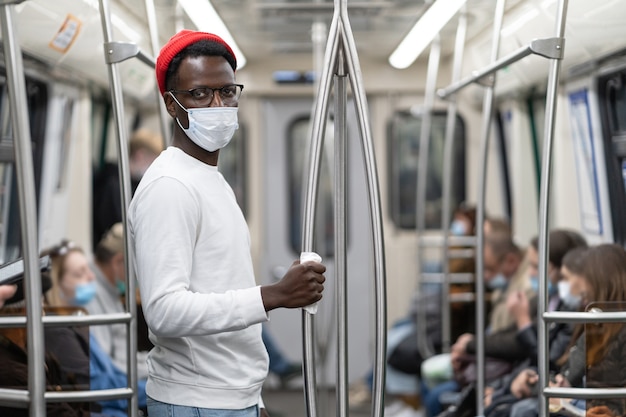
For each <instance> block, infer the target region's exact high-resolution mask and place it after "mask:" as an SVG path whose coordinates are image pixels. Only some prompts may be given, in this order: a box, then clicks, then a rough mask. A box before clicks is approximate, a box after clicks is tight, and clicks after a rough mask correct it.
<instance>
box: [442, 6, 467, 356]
mask: <svg viewBox="0 0 626 417" xmlns="http://www.w3.org/2000/svg"><path fill="white" fill-rule="evenodd" d="M466 33H467V5H464V6H463V8H462V9H461V12H460V14H459V22H458V25H457V29H456V38H455V43H454V45H455V46H454V57H453V61H452V82H453V83H454V82H456V81H458V80H459V78H460V77H461V68H462V66H463V52H464V49H465V35H466ZM456 114H457V102H456V97H452V99H451V100H450V102H449V103H448V109H447V112H446V136H445V139H444V144H443V188H442V191H441V194H442V196H443V207H442V213H443V216H442V217H441V229H442V230H443V250H442V259H443V275H444V284H443V290H442V292H441V308H442V311H443V313H444V314H442V317H441V336H442V340H441V348H442V350H443V352H449V351H450V345H451V338H452V324H451V318H450V314H451V312H450V308H451V307H450V284H451V280H450V262H449V259H450V215H449V213H450V208H451V207H450V206H451V204H450V200H451V199H452V169H453V164H452V158H453V156H454V134H455V127H456Z"/></svg>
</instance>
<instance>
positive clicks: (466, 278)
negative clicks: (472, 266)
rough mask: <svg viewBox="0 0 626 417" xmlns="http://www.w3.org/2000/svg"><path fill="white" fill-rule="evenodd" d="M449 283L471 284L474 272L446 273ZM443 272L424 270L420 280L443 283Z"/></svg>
mask: <svg viewBox="0 0 626 417" xmlns="http://www.w3.org/2000/svg"><path fill="white" fill-rule="evenodd" d="M448 277H449V278H450V280H449V281H448V282H449V283H450V284H471V283H472V282H474V274H472V273H453V274H448ZM444 278H445V274H443V273H439V272H425V273H423V274H422V282H428V283H443V281H444Z"/></svg>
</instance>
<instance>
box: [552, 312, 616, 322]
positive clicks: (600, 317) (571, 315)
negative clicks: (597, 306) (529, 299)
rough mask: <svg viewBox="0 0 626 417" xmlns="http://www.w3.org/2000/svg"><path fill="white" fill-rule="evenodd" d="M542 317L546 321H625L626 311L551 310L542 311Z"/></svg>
mask: <svg viewBox="0 0 626 417" xmlns="http://www.w3.org/2000/svg"><path fill="white" fill-rule="evenodd" d="M543 318H544V320H545V321H547V322H555V323H620V322H626V311H607V312H604V311H590V312H564V311H553V312H550V313H543Z"/></svg>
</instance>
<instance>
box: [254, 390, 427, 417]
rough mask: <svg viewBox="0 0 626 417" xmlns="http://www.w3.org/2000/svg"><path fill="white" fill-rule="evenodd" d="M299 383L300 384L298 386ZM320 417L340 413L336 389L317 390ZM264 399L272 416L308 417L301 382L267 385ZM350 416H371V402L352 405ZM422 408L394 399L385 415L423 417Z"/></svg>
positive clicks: (386, 408) (392, 416)
mask: <svg viewBox="0 0 626 417" xmlns="http://www.w3.org/2000/svg"><path fill="white" fill-rule="evenodd" d="M298 385H299V386H298ZM317 399H318V417H331V416H335V415H338V414H337V411H336V408H335V406H336V400H335V389H334V388H328V389H319V390H318V391H317ZM263 401H264V402H265V406H266V407H267V411H268V412H269V415H270V417H307V414H306V406H305V401H304V392H303V389H302V386H301V384H294V385H290V386H288V387H272V386H269V387H268V386H267V385H266V387H264V389H263ZM348 415H349V416H350V417H371V416H372V409H371V403H364V404H361V405H359V406H358V407H350V409H349V410H348ZM423 415H424V414H423V412H422V410H412V409H410V408H407V407H406V404H404V403H402V406H400V401H399V400H392V401H390V403H389V404H386V406H385V412H384V417H422V416H423Z"/></svg>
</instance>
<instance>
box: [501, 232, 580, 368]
mask: <svg viewBox="0 0 626 417" xmlns="http://www.w3.org/2000/svg"><path fill="white" fill-rule="evenodd" d="M538 246H539V245H538V238H537V237H535V238H534V239H532V240H531V243H530V247H529V248H528V254H527V259H528V263H529V268H528V270H529V275H530V279H531V286H533V289H534V292H535V296H534V297H532V298H531V299H530V300H529V299H528V297H527V295H526V294H525V293H523V292H520V293H517V294H511V295H510V296H509V299H508V300H507V306H508V308H509V311H510V312H511V314H512V315H513V316H514V317H515V322H516V326H517V329H518V333H517V336H516V338H517V340H518V341H519V343H520V344H521V345H522V346H524V347H525V349H526V350H527V352H528V357H529V358H530V359H531V364H532V365H536V361H537V343H538V341H537V325H536V319H537V317H536V316H537V314H536V312H537V296H536V294H538V289H539V282H538V281H539V279H538V263H539V259H538V258H539V256H538ZM585 248H587V242H586V241H585V238H584V237H582V236H581V235H580V234H579V233H577V232H575V231H573V230H564V229H556V230H552V231H551V232H550V236H549V248H548V270H547V273H548V277H547V278H548V283H547V293H548V305H547V311H549V312H551V311H577V310H578V309H579V308H580V300H578V299H577V298H576V297H574V296H572V295H571V293H570V291H569V286H570V284H569V282H568V280H566V279H564V274H563V273H562V269H563V268H564V265H565V262H567V259H568V258H569V259H570V260H571V259H572V256H576V254H580V253H581V251H583V250H584V249H585ZM570 262H571V261H570ZM572 332H573V325H571V324H570V323H552V324H550V326H549V328H548V343H549V345H550V354H549V361H550V365H551V366H552V368H554V367H555V366H556V365H555V364H556V362H557V360H558V358H559V357H561V355H562V354H563V353H564V352H565V349H566V347H567V345H568V343H569V341H570V339H571V336H572Z"/></svg>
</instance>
